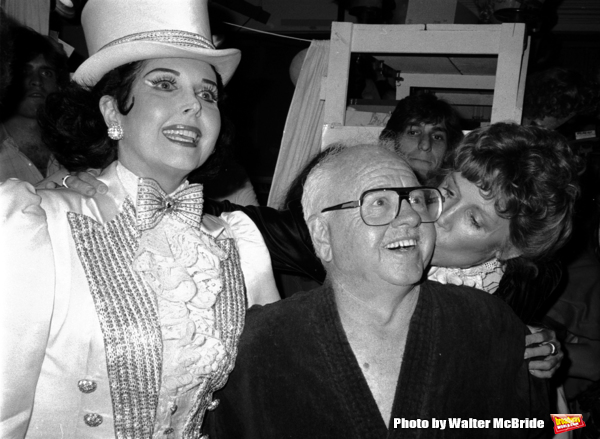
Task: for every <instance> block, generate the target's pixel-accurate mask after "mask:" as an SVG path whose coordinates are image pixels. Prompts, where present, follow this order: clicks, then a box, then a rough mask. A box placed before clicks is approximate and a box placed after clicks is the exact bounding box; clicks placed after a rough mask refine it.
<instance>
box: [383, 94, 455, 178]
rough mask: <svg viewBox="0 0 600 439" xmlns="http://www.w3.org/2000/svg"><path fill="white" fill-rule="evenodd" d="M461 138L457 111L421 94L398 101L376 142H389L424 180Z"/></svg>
mask: <svg viewBox="0 0 600 439" xmlns="http://www.w3.org/2000/svg"><path fill="white" fill-rule="evenodd" d="M462 137H463V133H462V130H461V127H460V117H459V116H458V113H457V112H456V110H454V108H452V106H451V105H450V104H449V103H447V102H446V101H444V100H442V99H438V98H437V97H436V96H435V95H434V94H431V93H423V94H418V95H415V96H408V97H406V98H404V99H402V100H401V101H400V102H398V104H397V105H396V108H395V109H394V111H393V113H392V115H391V116H390V118H389V120H388V122H387V124H386V125H385V127H384V129H383V130H382V131H381V134H380V135H379V142H380V144H381V143H387V142H391V144H392V145H394V148H395V150H396V151H397V152H399V153H401V154H403V155H404V156H405V157H406V160H408V163H410V166H411V167H412V169H413V170H414V171H415V174H416V175H417V177H418V178H419V180H420V181H422V182H426V181H427V180H428V179H429V178H431V177H432V176H433V174H434V173H435V172H436V171H437V170H438V169H439V168H440V166H441V165H442V163H443V161H444V157H445V156H446V154H447V153H449V152H450V151H452V149H454V147H455V146H456V145H457V144H458V142H459V141H460V140H461V139H462Z"/></svg>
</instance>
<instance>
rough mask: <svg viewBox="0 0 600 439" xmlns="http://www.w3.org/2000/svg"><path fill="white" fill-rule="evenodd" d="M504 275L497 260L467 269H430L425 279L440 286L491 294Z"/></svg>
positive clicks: (502, 267)
mask: <svg viewBox="0 0 600 439" xmlns="http://www.w3.org/2000/svg"><path fill="white" fill-rule="evenodd" d="M503 275H504V266H503V265H502V263H501V262H500V261H499V260H498V259H492V260H491V261H488V262H485V263H483V264H481V265H476V266H474V267H469V268H448V267H431V269H430V270H429V273H428V275H427V278H428V279H429V280H434V281H436V282H440V283H442V284H453V285H466V286H468V287H473V288H478V289H480V290H483V291H486V292H488V293H490V294H493V293H494V292H495V291H496V289H497V288H498V285H499V284H500V279H502V276H503Z"/></svg>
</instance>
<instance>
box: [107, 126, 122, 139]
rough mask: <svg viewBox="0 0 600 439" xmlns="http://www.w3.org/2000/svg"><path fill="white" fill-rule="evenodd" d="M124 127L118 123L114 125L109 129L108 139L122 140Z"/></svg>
mask: <svg viewBox="0 0 600 439" xmlns="http://www.w3.org/2000/svg"><path fill="white" fill-rule="evenodd" d="M123 134H124V132H123V127H122V126H121V125H119V124H118V123H115V124H112V125H111V126H109V127H108V137H110V138H111V139H113V140H121V139H122V138H123Z"/></svg>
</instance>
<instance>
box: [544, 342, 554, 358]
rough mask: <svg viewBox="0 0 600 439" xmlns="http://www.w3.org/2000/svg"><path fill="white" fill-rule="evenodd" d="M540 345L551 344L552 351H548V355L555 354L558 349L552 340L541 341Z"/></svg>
mask: <svg viewBox="0 0 600 439" xmlns="http://www.w3.org/2000/svg"><path fill="white" fill-rule="evenodd" d="M542 345H550V346H552V352H550V354H549V355H556V352H557V351H558V349H556V345H555V344H554V343H553V342H551V341H546V342H544V343H542Z"/></svg>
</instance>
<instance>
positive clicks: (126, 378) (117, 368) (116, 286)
mask: <svg viewBox="0 0 600 439" xmlns="http://www.w3.org/2000/svg"><path fill="white" fill-rule="evenodd" d="M67 216H68V219H69V224H70V225H71V233H72V235H73V239H74V240H75V247H76V249H77V253H78V255H79V260H80V261H81V263H82V265H83V268H84V270H85V275H86V278H87V281H88V284H89V287H90V292H91V294H92V298H93V299H94V305H95V307H96V311H97V313H98V318H99V320H100V327H101V329H102V335H103V337H104V346H105V351H106V363H107V369H108V378H109V383H110V394H111V400H112V406H113V413H114V422H115V437H116V438H118V439H121V438H133V439H138V438H139V439H142V438H148V437H150V436H151V435H152V430H153V428H154V417H155V412H156V406H157V404H158V392H159V389H160V382H161V366H162V338H161V332H160V325H159V319H158V310H157V306H156V298H155V296H154V293H153V292H152V290H151V289H150V288H149V287H148V286H147V285H146V283H145V282H144V281H143V280H142V278H141V276H140V275H139V274H137V273H135V272H134V271H133V269H132V267H131V265H132V260H133V257H134V254H135V252H136V250H137V247H138V241H139V237H140V233H139V232H138V230H137V228H136V213H135V208H134V207H133V203H132V202H131V201H130V200H129V199H127V200H126V201H125V203H124V204H123V211H122V212H121V214H119V215H118V216H117V217H116V218H115V219H114V220H112V221H110V222H108V223H107V224H105V225H102V224H100V223H98V222H97V221H95V220H94V219H92V218H90V217H88V216H85V215H80V214H76V213H73V212H69V213H68V214H67Z"/></svg>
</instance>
